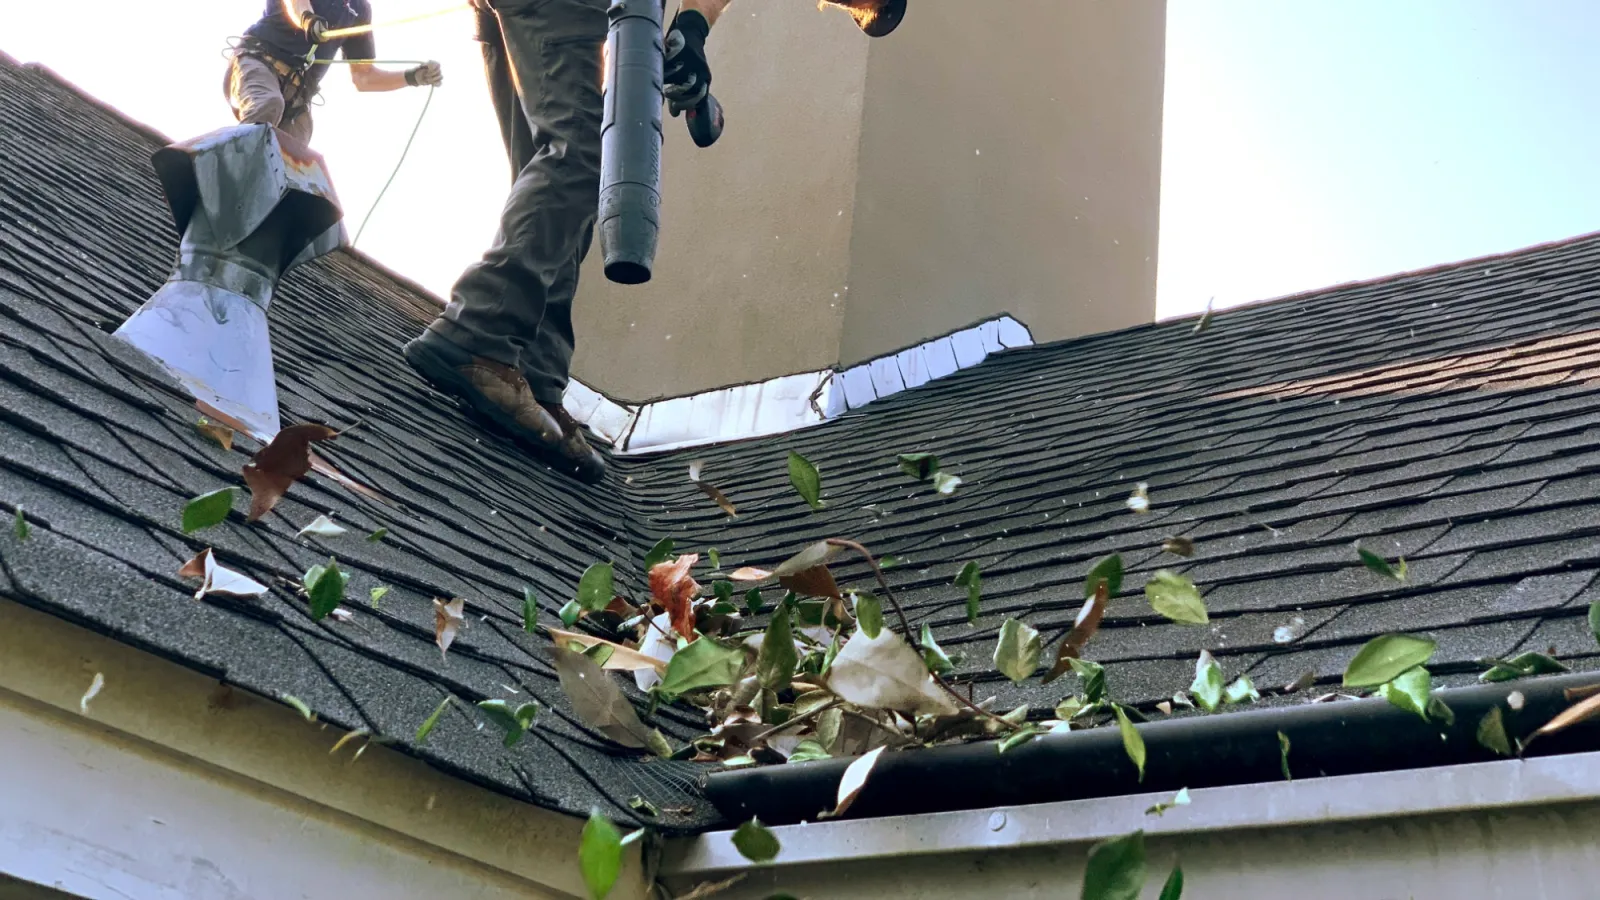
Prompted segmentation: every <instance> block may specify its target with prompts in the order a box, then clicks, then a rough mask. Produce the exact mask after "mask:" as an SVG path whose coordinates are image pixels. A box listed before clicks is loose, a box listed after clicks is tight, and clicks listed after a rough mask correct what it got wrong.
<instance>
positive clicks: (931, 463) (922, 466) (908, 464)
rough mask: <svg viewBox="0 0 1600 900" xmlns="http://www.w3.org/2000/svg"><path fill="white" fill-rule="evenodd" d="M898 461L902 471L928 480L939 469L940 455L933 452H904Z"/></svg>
mask: <svg viewBox="0 0 1600 900" xmlns="http://www.w3.org/2000/svg"><path fill="white" fill-rule="evenodd" d="M897 461H898V462H899V463H900V471H902V472H904V473H906V476H907V477H910V478H915V479H916V480H918V481H927V480H928V479H930V478H932V477H933V476H934V475H935V474H937V473H938V471H939V457H937V456H934V455H933V454H932V453H902V454H900V456H899V457H898V458H897Z"/></svg>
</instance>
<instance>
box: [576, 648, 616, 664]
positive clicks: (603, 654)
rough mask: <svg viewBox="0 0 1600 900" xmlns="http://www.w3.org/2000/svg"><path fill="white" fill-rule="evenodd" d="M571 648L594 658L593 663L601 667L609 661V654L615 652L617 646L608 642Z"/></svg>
mask: <svg viewBox="0 0 1600 900" xmlns="http://www.w3.org/2000/svg"><path fill="white" fill-rule="evenodd" d="M573 649H574V650H575V651H576V652H578V653H582V654H583V655H584V656H587V657H589V658H590V659H592V660H594V664H595V665H597V666H601V667H604V666H605V664H606V663H608V662H610V661H611V654H613V653H616V652H617V648H616V647H613V646H611V645H610V644H590V645H589V646H588V647H575V648H573Z"/></svg>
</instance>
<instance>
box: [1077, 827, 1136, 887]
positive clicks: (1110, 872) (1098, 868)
mask: <svg viewBox="0 0 1600 900" xmlns="http://www.w3.org/2000/svg"><path fill="white" fill-rule="evenodd" d="M1144 879H1145V869H1144V832H1143V831H1135V832H1134V833H1133V834H1130V835H1127V836H1126V837H1119V838H1113V839H1112V840H1109V841H1103V842H1101V843H1098V844H1095V845H1094V846H1093V847H1091V848H1089V865H1088V867H1087V868H1086V869H1085V870H1084V873H1083V892H1082V894H1081V895H1080V896H1081V897H1082V900H1138V898H1139V894H1140V893H1141V892H1143V891H1144Z"/></svg>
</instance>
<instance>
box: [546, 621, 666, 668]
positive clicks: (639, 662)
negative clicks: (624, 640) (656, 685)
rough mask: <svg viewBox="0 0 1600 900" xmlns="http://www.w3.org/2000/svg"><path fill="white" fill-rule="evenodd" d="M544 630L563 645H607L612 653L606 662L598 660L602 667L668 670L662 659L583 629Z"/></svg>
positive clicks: (591, 646) (584, 646) (586, 647)
mask: <svg viewBox="0 0 1600 900" xmlns="http://www.w3.org/2000/svg"><path fill="white" fill-rule="evenodd" d="M544 630H545V631H547V632H549V633H550V637H551V638H552V639H554V640H555V641H556V642H558V643H559V644H560V645H561V646H563V647H567V646H570V645H572V644H577V645H579V646H580V647H582V648H584V649H585V650H589V649H591V648H594V647H605V648H606V649H607V650H608V651H609V654H610V655H609V656H608V657H607V658H606V660H605V661H604V662H596V665H598V666H600V668H602V669H609V670H611V671H613V672H643V671H646V670H649V671H652V672H655V673H657V674H661V673H664V672H666V671H667V664H666V663H665V662H663V661H662V660H659V659H656V658H655V657H653V656H648V655H646V654H644V653H641V652H640V651H638V650H635V649H633V648H631V647H624V646H622V645H621V644H618V643H614V642H612V641H608V640H606V639H605V638H601V637H595V636H594V635H592V634H584V633H583V632H581V631H562V630H560V629H558V628H551V627H549V626H545V629H544Z"/></svg>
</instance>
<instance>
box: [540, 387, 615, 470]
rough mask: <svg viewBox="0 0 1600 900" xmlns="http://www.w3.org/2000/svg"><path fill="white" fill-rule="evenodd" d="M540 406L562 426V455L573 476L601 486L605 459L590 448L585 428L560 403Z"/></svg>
mask: <svg viewBox="0 0 1600 900" xmlns="http://www.w3.org/2000/svg"><path fill="white" fill-rule="evenodd" d="M540 406H542V407H543V408H544V411H545V412H547V413H549V414H550V416H551V418H553V419H555V420H556V422H557V423H559V424H560V425H561V455H562V456H564V457H565V458H566V460H567V462H568V463H569V464H571V465H572V467H573V470H572V472H573V474H574V475H576V476H577V478H578V480H579V481H582V482H585V483H588V484H599V483H600V482H601V481H602V480H603V479H604V478H605V477H606V461H605V457H603V456H601V455H600V453H599V451H597V450H595V449H594V448H593V447H591V446H589V439H588V438H586V437H584V436H583V426H582V425H581V424H579V422H578V420H577V419H574V418H573V417H572V413H569V412H567V408H566V407H564V406H562V405H561V404H559V403H542V404H540Z"/></svg>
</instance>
